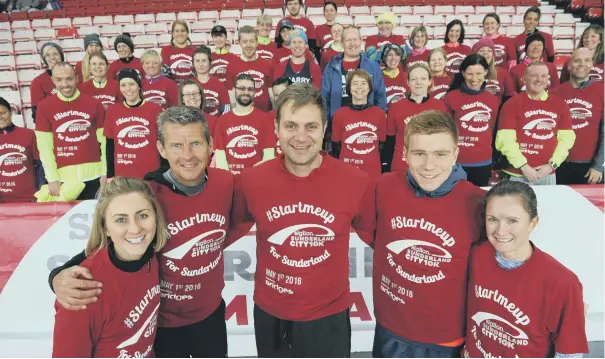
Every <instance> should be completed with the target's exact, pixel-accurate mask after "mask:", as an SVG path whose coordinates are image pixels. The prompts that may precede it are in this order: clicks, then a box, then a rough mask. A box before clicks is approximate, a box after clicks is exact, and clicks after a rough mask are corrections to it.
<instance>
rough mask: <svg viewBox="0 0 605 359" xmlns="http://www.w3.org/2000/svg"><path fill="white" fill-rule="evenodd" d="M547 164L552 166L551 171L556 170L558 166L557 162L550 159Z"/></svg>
mask: <svg viewBox="0 0 605 359" xmlns="http://www.w3.org/2000/svg"><path fill="white" fill-rule="evenodd" d="M548 164H549V165H550V167H552V170H553V171H556V170H557V167H559V166H557V164H556V163H554V162H552V161H551V162H548Z"/></svg>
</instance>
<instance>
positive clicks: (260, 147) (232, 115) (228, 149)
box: [214, 74, 274, 174]
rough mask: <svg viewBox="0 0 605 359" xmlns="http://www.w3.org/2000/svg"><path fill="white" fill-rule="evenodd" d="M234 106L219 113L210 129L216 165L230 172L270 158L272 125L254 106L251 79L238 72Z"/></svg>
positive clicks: (236, 172) (272, 151) (235, 82)
mask: <svg viewBox="0 0 605 359" xmlns="http://www.w3.org/2000/svg"><path fill="white" fill-rule="evenodd" d="M234 84H235V86H234V91H235V102H236V106H235V107H234V108H233V110H232V111H231V112H228V113H226V114H224V115H223V116H221V119H220V121H219V122H218V124H217V125H216V129H215V131H214V135H215V136H214V146H215V156H216V166H217V167H218V168H222V169H225V170H228V171H231V173H233V174H240V173H241V172H242V171H243V170H245V169H246V168H250V167H253V166H254V165H256V164H257V163H258V162H260V161H265V160H269V159H272V158H273V157H274V146H273V139H274V137H273V124H272V122H271V120H270V119H269V118H268V117H267V114H266V113H264V112H263V111H261V110H259V109H257V108H255V107H254V94H255V92H256V88H255V87H254V79H253V78H252V76H250V75H248V74H239V75H238V76H237V77H236V79H235V81H234Z"/></svg>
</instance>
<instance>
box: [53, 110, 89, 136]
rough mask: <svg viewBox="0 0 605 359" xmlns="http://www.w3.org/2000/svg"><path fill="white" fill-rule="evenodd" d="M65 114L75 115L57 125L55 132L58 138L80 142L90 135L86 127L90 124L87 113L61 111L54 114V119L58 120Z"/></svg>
mask: <svg viewBox="0 0 605 359" xmlns="http://www.w3.org/2000/svg"><path fill="white" fill-rule="evenodd" d="M66 116H77V117H76V118H75V119H73V120H69V121H67V122H64V123H62V124H61V125H59V127H57V129H56V130H55V132H56V133H57V137H58V138H59V139H60V140H62V141H65V142H80V141H83V140H85V139H87V138H88V137H90V133H89V132H88V129H89V128H90V126H92V124H91V123H90V121H88V119H90V115H89V114H87V113H83V112H78V111H67V112H61V113H58V114H56V115H55V120H60V119H62V118H64V117H66Z"/></svg>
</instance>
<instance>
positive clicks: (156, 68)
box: [141, 50, 179, 110]
mask: <svg viewBox="0 0 605 359" xmlns="http://www.w3.org/2000/svg"><path fill="white" fill-rule="evenodd" d="M141 64H142V65H143V71H144V72H145V77H144V79H143V82H144V83H145V86H144V89H143V98H144V99H145V100H147V101H150V102H153V103H156V104H158V105H160V107H162V108H163V109H164V110H165V109H167V108H168V107H172V106H176V105H178V103H179V100H178V94H179V88H178V86H177V85H176V83H175V82H174V81H172V80H171V79H169V78H168V77H166V76H163V75H162V74H161V70H162V58H161V57H160V55H159V54H158V53H157V52H156V51H155V50H147V51H146V52H145V53H144V54H143V56H141Z"/></svg>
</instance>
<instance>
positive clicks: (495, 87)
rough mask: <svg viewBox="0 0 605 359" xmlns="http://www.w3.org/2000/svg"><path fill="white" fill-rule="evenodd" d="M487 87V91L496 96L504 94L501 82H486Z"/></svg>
mask: <svg viewBox="0 0 605 359" xmlns="http://www.w3.org/2000/svg"><path fill="white" fill-rule="evenodd" d="M485 82H486V86H485V89H486V90H487V91H488V92H489V93H491V94H492V95H494V96H498V95H499V94H500V92H502V88H501V87H500V82H499V81H498V80H488V79H486V80H485Z"/></svg>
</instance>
